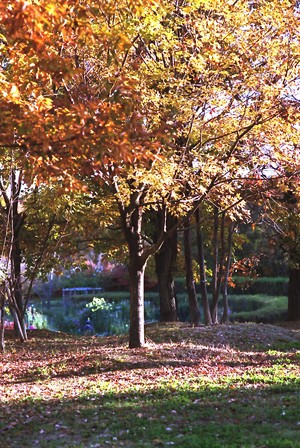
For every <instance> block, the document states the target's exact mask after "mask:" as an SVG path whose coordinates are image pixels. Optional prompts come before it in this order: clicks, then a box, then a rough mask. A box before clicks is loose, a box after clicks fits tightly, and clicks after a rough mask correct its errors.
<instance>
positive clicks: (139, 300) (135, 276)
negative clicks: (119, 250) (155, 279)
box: [129, 257, 146, 348]
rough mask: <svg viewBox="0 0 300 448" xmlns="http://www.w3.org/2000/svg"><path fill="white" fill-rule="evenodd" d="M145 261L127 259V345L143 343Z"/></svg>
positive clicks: (136, 345)
mask: <svg viewBox="0 0 300 448" xmlns="http://www.w3.org/2000/svg"><path fill="white" fill-rule="evenodd" d="M145 268H146V263H145V264H144V265H141V264H140V263H139V261H138V260H137V259H136V258H135V257H132V258H130V260H129V277H130V330H129V347H130V348H139V347H142V346H143V345H144V344H145V333H144V276H145Z"/></svg>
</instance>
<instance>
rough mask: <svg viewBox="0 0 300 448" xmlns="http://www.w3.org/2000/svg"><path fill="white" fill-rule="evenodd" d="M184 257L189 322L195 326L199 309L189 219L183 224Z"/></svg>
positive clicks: (198, 321) (197, 322) (198, 317)
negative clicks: (189, 314)
mask: <svg viewBox="0 0 300 448" xmlns="http://www.w3.org/2000/svg"><path fill="white" fill-rule="evenodd" d="M184 257H185V270H186V273H185V278H186V287H187V292H188V299H189V305H190V313H191V324H192V325H194V326H197V325H199V323H200V310H199V306H198V301H197V295H196V289H195V281H194V274H193V263H192V251H191V229H190V219H188V220H187V221H186V222H185V225H184Z"/></svg>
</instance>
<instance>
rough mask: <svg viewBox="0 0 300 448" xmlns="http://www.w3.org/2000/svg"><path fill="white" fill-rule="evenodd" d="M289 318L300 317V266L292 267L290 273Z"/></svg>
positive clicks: (297, 318)
mask: <svg viewBox="0 0 300 448" xmlns="http://www.w3.org/2000/svg"><path fill="white" fill-rule="evenodd" d="M288 319H289V320H299V319H300V268H291V269H290V273H289V286H288Z"/></svg>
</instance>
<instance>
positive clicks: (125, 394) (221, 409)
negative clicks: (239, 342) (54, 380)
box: [2, 373, 300, 448]
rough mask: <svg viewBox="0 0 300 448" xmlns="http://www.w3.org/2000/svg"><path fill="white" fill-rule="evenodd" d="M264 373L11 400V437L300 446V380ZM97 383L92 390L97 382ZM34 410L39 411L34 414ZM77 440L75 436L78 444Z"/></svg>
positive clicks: (215, 446) (51, 442) (55, 443)
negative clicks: (276, 378)
mask: <svg viewBox="0 0 300 448" xmlns="http://www.w3.org/2000/svg"><path fill="white" fill-rule="evenodd" d="M268 375H269V374H268V373H265V375H263V376H264V384H266V383H270V385H268V386H267V387H264V388H253V387H249V386H253V384H256V382H257V381H258V380H259V381H260V380H261V378H259V379H257V378H255V377H254V378H252V379H250V378H249V379H246V378H241V379H239V380H241V381H242V383H243V385H239V386H237V387H234V383H231V384H230V386H228V385H226V384H224V385H222V384H215V383H211V384H210V383H209V382H208V383H206V384H205V383H204V382H203V381H202V380H201V378H197V377H196V378H193V380H192V381H188V382H185V381H179V382H178V381H177V382H176V387H174V385H172V382H167V383H166V384H159V385H157V387H156V388H155V390H150V391H149V390H147V387H145V388H141V390H138V391H135V390H126V391H118V390H108V391H107V390H106V389H105V388H104V390H102V384H101V383H100V384H97V382H95V384H93V388H95V389H96V388H98V391H97V393H93V392H92V390H86V391H83V393H82V395H81V396H80V397H77V398H75V399H72V400H63V399H57V400H51V401H50V402H49V401H48V400H41V399H38V400H26V399H25V400H24V401H23V402H21V403H19V404H18V405H16V404H14V405H10V407H9V411H10V412H12V413H17V415H18V419H19V420H20V423H17V424H16V425H15V426H14V427H13V428H12V429H11V430H10V431H9V435H8V434H7V433H6V437H5V438H4V439H2V440H6V443H7V445H2V446H3V447H4V446H7V447H8V446H9V447H11V448H13V447H19V446H20V445H19V443H20V437H22V440H23V442H22V445H21V446H23V447H33V446H39V447H45V448H46V447H47V448H48V447H63V446H65V447H72V446H83V447H92V446H98V447H102V446H103V447H104V446H110V447H122V446H124V447H128V448H129V447H160V446H177V447H181V448H193V447H195V448H198V447H199V446H200V447H207V448H221V447H222V448H223V447H228V448H235V447H236V448H240V447H245V448H250V447H251V448H252V447H273V448H277V447H278V448H279V447H291V448H292V447H293V448H294V447H295V448H296V447H299V446H300V440H299V429H300V428H299V425H300V415H299V398H300V395H299V394H300V392H299V382H298V383H295V381H294V379H292V380H290V379H289V378H286V379H285V381H284V383H283V384H282V382H281V380H280V382H279V383H280V384H279V387H278V388H276V387H275V386H276V382H275V383H274V377H273V376H272V377H269V376H268ZM91 389H92V388H91ZM32 408H35V413H34V415H33V416H31V417H30V421H28V419H26V415H28V413H29V414H30V415H31V414H32V412H31V410H32ZM74 441H75V442H74Z"/></svg>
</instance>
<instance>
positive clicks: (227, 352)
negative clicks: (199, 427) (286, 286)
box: [0, 322, 300, 447]
mask: <svg viewBox="0 0 300 448" xmlns="http://www.w3.org/2000/svg"><path fill="white" fill-rule="evenodd" d="M146 341H147V343H146V346H145V347H143V348H140V349H134V350H132V349H129V348H128V339H127V337H126V336H119V337H108V338H100V337H75V336H70V335H66V334H63V333H55V332H50V331H46V330H32V331H29V341H28V342H27V343H25V344H21V343H20V342H18V340H17V339H16V338H15V336H14V334H13V333H12V332H9V333H8V334H7V338H6V353H4V354H2V355H1V358H0V360H1V365H0V373H1V385H0V412H1V414H2V418H1V420H0V430H1V432H2V433H3V434H4V438H3V436H2V439H1V440H2V441H5V440H6V443H8V444H7V447H14V446H18V445H17V443H19V441H20V440H19V439H20V438H22V437H23V436H24V434H27V437H29V436H28V428H30V427H32V426H36V430H34V432H35V437H36V440H37V444H38V446H43V443H45V446H50V447H51V446H53V447H56V446H70V447H71V446H92V444H93V443H98V442H97V441H98V439H99V437H98V436H99V431H100V433H101V434H104V438H105V437H106V438H107V440H106V442H107V443H104V442H103V443H104V445H101V444H100V445H99V446H128V447H130V446H147V443H149V446H161V444H165V443H167V442H168V440H169V439H168V440H167V439H165V438H164V437H163V438H160V437H154V436H153V435H152V432H151V431H152V430H151V431H150V430H149V431H150V433H151V434H148V436H147V437H146V436H145V437H146V438H145V440H144V443H145V445H139V443H140V440H141V439H140V436H139V431H140V429H138V428H140V427H141V425H142V424H144V425H146V426H145V427H147V425H148V423H149V422H152V425H154V427H155V425H158V424H159V425H161V424H162V422H163V423H165V428H169V429H166V433H170V434H171V433H172V431H173V432H174V426H172V425H179V424H180V426H184V425H183V423H182V422H183V421H185V419H186V416H185V414H184V412H183V411H184V406H185V405H183V408H182V410H181V409H176V406H177V405H178V400H179V401H180V400H182V401H183V403H184V404H186V406H192V407H193V409H194V408H195V409H194V410H193V412H196V413H198V412H199V410H198V408H199V407H201V409H202V405H203V403H206V404H207V412H206V413H205V412H204V410H201V412H202V414H201V418H200V420H201V419H202V421H209V420H210V419H211V412H212V411H211V407H215V408H216V409H217V410H215V411H214V412H217V413H219V412H220V411H219V409H220V407H218V406H215V402H214V400H216V397H215V396H214V391H219V393H220V394H221V395H220V397H223V398H222V399H224V397H225V396H226V397H227V395H226V394H228V393H229V395H230V397H229V398H228V400H229V401H227V405H226V406H228V407H229V409H231V412H232V413H233V414H235V413H238V412H239V406H241V404H243V400H244V399H245V398H244V395H243V394H245V393H247V389H249V390H252V391H253V390H256V389H257V390H259V392H257V393H262V392H260V391H263V390H264V388H267V387H270V386H272V385H277V386H278V384H279V385H281V386H282V387H283V386H285V387H288V386H289V384H295V385H296V386H295V387H297V388H299V382H298V383H297V381H298V380H299V378H300V328H299V327H298V326H297V325H294V326H293V327H291V326H290V327H289V328H285V327H284V326H275V325H263V324H231V325H218V326H212V327H206V326H200V327H196V328H192V327H190V326H188V325H187V324H183V323H179V322H176V323H169V324H158V323H155V324H149V325H147V326H146ZM293 387H294V386H293ZM224 388H225V389H224ZM241 388H243V393H242V395H240V391H241ZM183 390H185V391H186V394H187V395H186V396H184V394H183V392H182V391H183ZM200 390H201V393H200V392H199V391H200ZM206 390H209V391H210V392H211V393H212V395H211V397H212V398H210V395H207V393H206V392H205V391H206ZM224 390H226V391H227V392H226V393H225V392H224ZM297 390H298V389H297ZM228 391H229V392H228ZM233 391H234V394H233V395H232V393H233ZM199 393H200V396H199ZM224 393H225V395H224ZM252 393H253V392H252ZM222 394H223V395H222ZM284 396H285V395H284V394H283V395H282V397H283V398H281V400H282V401H283V411H282V412H285V410H284V409H285V408H284V406H285V407H287V409H288V406H287V404H286V403H288V400H289V399H290V398H289V397H288V398H286V400H287V401H286V402H284V400H285V398H284ZM296 398H297V399H298V402H299V393H298V396H297V397H296ZM114 400H116V401H114ZM261 400H262V403H263V398H261ZM161 401H162V402H165V406H166V408H167V411H168V413H167V417H166V421H165V422H164V419H163V416H164V414H165V412H166V409H164V410H163V414H162V415H159V409H160V406H162V405H161ZM216 401H218V399H217V400H216ZM219 401H220V402H221V401H222V400H221V398H220V400H219ZM151 402H153V403H152V406H153V408H155V407H158V408H157V412H158V414H157V415H155V416H153V415H152V413H151V412H150V410H149V406H148V404H150V403H151ZM246 402H247V403H248V395H246ZM147 403H148V404H147ZM158 403H159V405H158ZM284 403H285V404H284ZM175 405H176V406H175ZM168 406H170V407H171V409H169V408H168ZM219 406H221V405H219ZM244 406H245V404H244ZM293 406H294V403H293ZM293 406H291V407H293ZM135 407H137V409H136V410H135ZM104 408H106V413H107V415H108V416H109V418H110V419H111V420H110V421H111V422H112V424H111V427H112V429H111V430H109V431H107V430H108V427H109V426H110V424H108V420H107V419H102V423H101V421H100V422H99V412H100V414H101V410H102V409H104ZM173 408H174V409H173ZM196 408H197V409H196ZM124 409H125V413H126V409H127V410H128V412H129V414H131V413H132V412H134V415H135V416H136V422H134V421H132V423H129V422H127V420H126V418H127V417H126V415H123V413H122V412H121V411H122V410H124ZM233 409H237V410H236V411H234V410H233ZM133 410H134V411H133ZM74 412H75V417H76V419H75V420H76V422H77V423H76V425H77V427H74V426H73V425H72V419H71V416H72V415H73V417H74ZM250 413H251V415H250V416H248V417H249V419H250V420H249V421H250V422H251V421H253V422H256V421H257V418H258V417H257V416H255V415H253V409H252V410H251V412H250ZM62 414H63V418H62ZM189 414H191V415H192V412H191V411H190V412H189ZM206 414H207V415H206ZM284 415H286V414H284ZM115 416H118V421H119V425H120V428H119V429H114V427H115V426H116V425H117V423H116V418H115ZM295 418H296V420H297V422H298V421H299V422H300V416H299V417H298V416H297V417H296V416H295ZM81 419H82V420H81ZM219 420H220V421H221V420H222V421H223V417H222V418H221V416H220V415H219ZM286 420H287V419H286ZM174 421H175V423H173V422H174ZM78 422H79V423H80V427H81V430H79V427H78ZM145 422H146V423H145ZM229 422H230V419H229ZM297 422H296V423H297ZM43 423H44V426H43ZM296 423H295V424H296ZM102 424H103V427H102V426H101V425H102ZM222 424H223V423H222ZM76 425H75V426H76ZM106 425H108V426H106ZM132 425H133V426H134V425H138V426H137V428H136V429H135V431H136V433H137V437H138V440H139V442H137V441H136V442H134V444H133V445H132V444H131V443H132V438H131V437H128V436H127V433H126V431H127V430H128V431H131V432H132V431H133V427H132ZM117 426H118V425H117ZM127 426H128V428H127ZM190 427H191V428H192V427H193V422H191V423H190ZM172 428H173V429H172ZM298 429H300V428H298ZM194 430H195V429H194ZM53 431H54V432H55V435H56V436H58V435H59V436H60V437H55V438H54V439H53V438H52V436H51V434H52V433H53ZM105 431H106V432H105ZM181 432H182V429H181ZM181 432H180V433H181ZM183 432H184V431H183ZM116 434H118V437H119V439H118V441H116V440H113V438H114V437H117V435H116ZM97 437H98V438H97ZM224 437H225V436H224ZM147 438H148V439H149V440H151V441H149V442H147V440H146V439H147ZM100 439H101V438H100ZM28 440H29V442H28V443H29V444H28V445H24V444H23V446H31V445H30V443H32V439H31V438H30V437H29V439H28ZM30 440H31V441H30ZM59 440H60V441H61V442H63V443H64V445H63V443H62V445H60V443H61V442H59ZM101 440H102V439H101ZM155 440H156V442H155ZM158 440H162V441H161V442H158ZM183 440H186V443H187V445H186V446H197V445H196V442H195V445H193V443H194V442H191V440H190V441H188V440H189V439H188V438H186V437H185V436H184V438H183V439H182V440H181V441H180V444H181V445H180V444H178V443H179V442H178V440H177V441H176V440H175V441H174V440H173V442H174V444H176V445H177V446H185V445H184V443H185V442H183ZM224 440H225V439H224ZM171 441H172V440H171ZM169 442H170V440H169ZM198 442H199V441H198ZM198 442H197V443H198ZM47 443H48V445H47ZM101 443H102V442H101ZM188 443H189V444H190V445H188ZM211 443H212V442H211ZM216 443H217V442H216ZM222 443H223V444H224V443H225V442H224V441H223V442H222ZM293 443H294V442H293ZM49 444H50V445H49ZM80 444H81V445H80ZM1 446H4V447H5V446H6V445H5V444H4V445H1ZM211 446H214V445H213V444H212V445H211ZM215 446H219V445H218V444H216V445H215ZM220 446H221V445H220ZM224 446H226V443H225V444H224ZM237 446H238V445H237ZM245 446H247V445H245ZM266 446H267V445H266ZM283 446H284V445H283ZM294 446H297V445H295V444H294Z"/></svg>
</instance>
